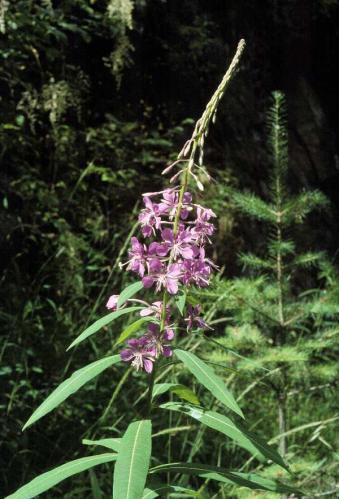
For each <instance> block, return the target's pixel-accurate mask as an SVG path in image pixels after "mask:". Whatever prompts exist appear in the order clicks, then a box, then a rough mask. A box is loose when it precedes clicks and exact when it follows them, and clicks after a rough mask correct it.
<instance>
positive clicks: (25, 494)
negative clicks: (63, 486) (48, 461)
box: [6, 453, 117, 499]
mask: <svg viewBox="0 0 339 499" xmlns="http://www.w3.org/2000/svg"><path fill="white" fill-rule="evenodd" d="M116 458H117V454H112V453H109V454H99V455H97V456H88V457H81V458H80V459H75V460H74V461H70V462H69V463H66V464H62V465H61V466H58V467H57V468H54V469H53V470H51V471H47V472H46V473H43V474H42V475H40V476H38V477H37V478H34V479H33V480H32V481H31V482H29V483H27V484H26V485H24V486H23V487H21V488H20V489H18V490H17V491H16V492H14V493H13V494H11V495H10V496H8V497H7V498H6V499H31V498H32V497H36V496H38V495H39V494H42V493H43V492H45V491H46V490H49V489H50V488H52V487H54V485H57V484H58V483H59V482H62V481H63V480H65V479H66V478H69V477H70V476H72V475H76V474H77V473H81V472H82V471H85V470H88V469H90V468H93V466H97V465H98V464H103V463H109V462H111V461H115V459H116Z"/></svg>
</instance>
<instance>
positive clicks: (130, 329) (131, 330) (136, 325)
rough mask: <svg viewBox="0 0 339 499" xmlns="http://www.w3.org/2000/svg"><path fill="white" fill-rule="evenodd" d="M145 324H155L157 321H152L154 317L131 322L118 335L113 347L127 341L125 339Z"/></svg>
mask: <svg viewBox="0 0 339 499" xmlns="http://www.w3.org/2000/svg"><path fill="white" fill-rule="evenodd" d="M145 322H157V321H156V319H154V317H142V318H141V319H138V320H137V321H135V322H133V323H132V324H130V325H129V326H127V327H126V328H125V329H124V330H123V332H122V333H121V334H120V335H119V337H118V339H117V340H116V342H115V346H117V345H120V343H123V342H124V341H125V340H127V338H129V336H131V334H133V333H135V332H136V331H138V330H139V329H140V328H141V326H142V325H143V324H144V323H145Z"/></svg>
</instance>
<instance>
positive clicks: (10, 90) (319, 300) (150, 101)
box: [0, 0, 339, 498]
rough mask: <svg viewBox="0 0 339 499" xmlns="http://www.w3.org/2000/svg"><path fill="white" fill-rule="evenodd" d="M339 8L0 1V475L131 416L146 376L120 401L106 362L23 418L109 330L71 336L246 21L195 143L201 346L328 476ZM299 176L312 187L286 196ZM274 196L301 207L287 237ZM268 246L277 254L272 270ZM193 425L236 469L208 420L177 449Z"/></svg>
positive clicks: (321, 485)
mask: <svg viewBox="0 0 339 499" xmlns="http://www.w3.org/2000/svg"><path fill="white" fill-rule="evenodd" d="M338 20H339V9H338V4H337V2H336V1H335V0H313V1H307V0H296V1H284V2H279V1H275V0H267V1H263V2H260V4H258V2H246V1H243V0H237V1H232V0H231V1H229V2H222V1H218V0H212V1H209V2H204V1H202V0H201V1H193V0H180V1H177V0H171V1H166V0H134V1H132V0H119V1H118V0H97V1H95V0H91V1H89V0H60V1H52V0H40V1H38V0H36V1H34V0H16V2H9V1H7V0H1V1H0V31H1V33H0V58H1V67H0V87H1V97H0V99H1V100H0V107H1V124H0V146H1V152H0V154H1V172H2V173H1V177H0V193H1V211H0V235H1V239H0V252H1V270H2V273H1V287H0V296H1V303H2V310H1V313H0V322H1V348H0V357H1V365H0V375H1V377H0V380H1V413H0V423H1V428H2V432H1V437H0V439H1V440H0V442H1V453H0V483H1V495H6V493H9V492H11V491H13V490H14V489H15V488H17V487H18V486H19V485H20V484H22V483H23V482H26V481H28V480H29V479H30V478H32V477H33V476H35V475H36V474H37V473H38V472H41V471H44V470H46V469H47V468H48V467H52V466H55V465H57V464H60V463H62V462H64V461H65V460H70V459H71V458H74V457H76V456H79V455H81V454H80V453H79V448H80V442H81V439H82V438H84V437H87V438H92V437H100V436H101V435H102V434H103V433H101V432H103V431H105V432H106V433H105V434H106V435H107V432H112V436H119V434H120V433H121V431H123V430H124V429H125V428H124V413H125V412H126V411H130V409H131V405H132V404H134V403H136V401H137V398H138V395H139V394H140V393H142V391H143V388H144V380H143V378H142V377H140V376H134V374H132V375H129V378H127V380H126V384H125V385H124V389H123V390H122V391H120V392H119V393H117V392H114V398H116V397H118V401H119V403H118V404H116V403H115V400H112V399H111V397H112V393H113V390H114V389H115V388H116V380H117V379H119V378H120V373H118V370H117V369H116V370H114V369H113V370H112V371H111V372H110V373H109V374H104V375H103V376H102V377H101V378H100V379H99V380H98V381H97V383H96V385H95V386H93V385H89V386H88V387H87V388H86V387H85V389H84V392H83V393H82V394H81V395H80V396H75V397H74V398H73V401H72V406H71V405H70V404H68V403H66V404H64V405H63V406H62V408H61V409H59V410H58V411H56V412H55V413H54V414H52V415H51V416H50V417H48V418H46V419H45V420H42V421H41V422H39V425H37V426H36V427H33V428H32V429H30V430H29V431H27V432H25V433H24V434H21V427H22V425H23V423H24V422H25V421H26V420H27V417H28V416H29V415H30V413H31V412H32V409H33V408H34V407H36V406H37V404H38V403H39V402H40V401H41V400H42V399H44V398H45V396H46V394H47V393H48V392H49V391H50V389H51V387H52V386H55V385H56V384H57V383H58V382H59V381H60V379H61V378H62V377H63V376H65V374H66V373H67V372H68V370H69V369H70V367H71V368H72V371H73V370H75V369H76V368H79V367H80V366H82V365H83V364H84V363H85V362H87V361H89V360H95V359H96V358H97V357H98V355H100V353H101V354H103V353H106V352H107V350H108V349H109V347H110V344H111V340H110V334H113V333H114V331H107V334H102V335H101V337H100V338H101V342H99V341H96V342H95V343H94V342H92V343H90V344H89V346H88V347H82V348H81V349H79V350H77V351H76V352H75V353H74V354H72V355H69V356H66V354H65V347H66V346H67V345H68V344H69V343H70V341H71V340H72V339H73V338H74V337H75V335H76V334H77V333H79V331H80V330H82V329H84V326H85V325H86V324H88V323H89V322H90V321H92V320H93V319H95V318H96V317H97V316H101V315H103V313H104V304H105V301H106V298H107V296H108V295H109V294H112V293H113V292H118V291H119V289H120V287H121V286H122V285H124V284H126V283H125V282H124V281H125V279H126V277H125V276H124V274H123V272H121V271H120V270H119V266H118V263H119V261H120V259H121V258H123V255H124V254H125V252H126V247H127V244H128V238H129V237H130V236H131V234H133V231H134V229H135V225H134V224H135V220H136V215H135V214H136V210H137V208H138V204H137V203H138V201H139V199H140V194H141V193H142V192H145V191H146V190H149V189H150V186H152V190H156V188H157V187H160V186H161V184H162V180H161V177H160V171H161V169H162V168H163V166H164V165H165V164H166V163H168V161H169V160H170V159H172V158H174V157H175V154H176V152H177V151H178V150H179V148H180V147H181V145H182V144H183V142H184V141H185V140H186V139H187V138H188V137H189V136H190V131H191V126H192V123H193V122H194V120H195V119H196V118H198V117H199V116H200V114H201V111H202V109H203V107H204V105H205V103H206V101H207V100H208V98H209V96H210V94H211V93H212V91H213V90H214V88H215V86H216V84H217V83H218V81H219V80H220V77H221V75H222V74H223V72H224V70H225V68H226V66H227V63H228V62H229V59H230V56H231V54H232V53H233V50H234V48H235V46H236V43H237V41H238V40H239V38H240V37H244V38H246V40H247V49H246V54H245V57H244V59H243V61H242V67H241V70H240V72H239V74H238V75H237V77H236V81H234V82H233V84H232V85H231V87H230V89H229V91H228V94H227V96H226V98H225V100H224V101H223V103H222V104H221V106H220V108H219V114H218V120H217V123H216V124H215V126H214V128H213V130H212V131H211V134H210V136H209V140H208V143H207V157H206V163H207V167H208V170H209V172H210V173H211V174H212V176H213V178H214V179H215V180H216V182H213V183H211V184H210V185H208V186H206V192H207V194H206V196H207V197H208V202H207V203H206V204H209V205H211V206H212V207H213V209H214V210H215V211H216V212H217V214H218V232H217V235H216V237H215V245H214V255H213V256H214V258H215V259H216V260H217V263H218V264H219V265H220V267H221V269H222V271H221V273H220V275H218V277H217V278H216V280H215V283H214V288H213V289H212V290H210V291H209V292H206V293H205V295H204V298H203V300H204V311H205V313H206V314H207V315H208V316H209V317H210V319H211V320H214V321H215V325H214V328H215V330H214V332H213V333H209V334H208V343H207V344H206V343H204V345H205V346H204V349H202V355H203V356H205V358H207V357H209V358H211V359H212V360H213V361H215V362H218V363H223V364H224V365H225V366H226V367H227V366H228V368H232V369H233V370H232V371H230V370H229V369H225V371H224V376H225V379H227V381H228V383H229V384H231V385H232V388H233V391H234V392H235V393H236V394H237V396H238V397H239V400H241V401H242V403H243V404H244V406H245V412H246V414H247V417H248V420H250V421H251V423H252V426H253V428H256V431H257V432H258V433H259V434H262V436H264V437H265V438H266V439H267V440H268V439H270V438H271V439H272V441H274V442H276V443H278V444H279V446H280V450H281V451H282V452H283V453H285V454H286V456H287V459H288V460H289V461H290V462H291V464H293V466H294V471H296V473H297V474H298V484H299V485H300V486H302V487H303V488H304V489H305V490H307V491H308V494H309V495H308V497H317V496H320V495H324V494H325V493H326V494H327V496H328V497H335V496H336V485H335V483H336V468H335V425H336V420H335V417H336V414H335V410H336V407H337V406H338V397H336V393H337V392H336V378H337V372H336V369H337V362H336V360H337V357H336V354H337V351H338V347H337V346H336V344H335V338H336V337H337V333H338V329H337V328H338V313H339V305H338V299H337V298H338V295H339V287H338V286H339V284H338V283H339V281H338V270H337V266H336V265H337V253H336V251H337V247H338V234H339V230H338V229H339V226H338V225H339V222H338V220H339V197H338V188H339V173H338V158H337V144H338V124H337V123H336V121H335V118H336V116H338V111H339V109H338V108H339V104H338V98H337V86H338V80H339V78H338V71H339V70H338V66H337V65H335V63H334V61H335V59H336V55H337V54H336V46H337V44H338V38H339V36H338V26H339V23H338ZM275 89H280V90H282V91H283V92H284V93H285V94H286V102H287V109H288V121H287V117H286V118H284V123H285V125H286V127H287V130H288V137H286V142H287V138H288V142H289V168H288V170H287V168H286V167H287V164H282V165H280V166H281V167H282V170H281V171H280V170H279V171H278V170H277V169H275V167H274V161H272V157H271V155H270V152H269V151H270V148H269V147H267V144H268V142H269V140H268V139H269V137H270V133H269V131H268V130H267V126H266V123H267V112H268V109H269V108H270V106H271V105H272V97H271V93H272V91H273V90H275ZM272 119H273V118H272V115H270V123H271V128H270V130H272ZM271 139H272V137H271ZM281 147H282V151H285V152H284V155H285V156H284V158H285V159H284V161H285V160H286V154H287V152H286V151H287V150H286V144H285V143H282V144H281ZM286 163H287V162H286ZM275 166H276V165H275ZM272 175H273V176H274V175H282V177H281V181H282V182H283V184H284V186H285V187H286V192H288V196H287V197H286V199H284V200H280V201H279V200H277V198H276V197H273V198H272V195H274V192H273V194H272V189H270V185H272V184H270V178H272ZM274 178H276V177H274ZM244 191H250V192H251V193H252V194H251V195H249V194H248V195H244V194H243V193H244ZM273 191H274V189H273ZM303 191H307V192H308V193H309V192H311V191H313V193H314V192H316V193H318V194H316V198H314V197H312V195H311V194H304V199H303V200H302V202H300V204H299V205H298V204H296V205H293V202H297V201H296V199H297V198H296V194H297V193H300V192H303ZM276 194H277V193H275V196H276ZM254 195H255V197H254ZM308 196H309V197H308ZM325 198H326V199H325ZM260 200H261V201H262V204H261V203H260ZM269 202H272V203H278V204H279V203H282V202H284V203H287V205H286V206H287V208H288V209H291V213H293V215H294V217H292V216H291V218H290V220H289V226H288V227H286V233H285V234H284V236H286V241H280V243H283V242H285V244H280V243H279V244H280V246H279V244H277V243H276V242H275V240H274V237H276V232H275V228H276V226H277V220H273V219H272V218H270V217H269V216H268V215H267V211H266V212H265V203H269ZM288 203H290V204H289V205H288ZM291 203H292V204H291ZM318 205H319V207H320V205H322V206H323V208H324V209H322V210H316V211H312V213H310V215H309V216H307V217H306V214H307V215H308V213H307V212H308V211H310V210H309V209H308V208H313V207H316V206H318ZM291 207H292V208H291ZM265 213H266V216H265ZM278 225H279V222H278ZM272 227H273V229H272ZM272 230H273V231H272ZM284 230H285V228H284ZM277 251H280V252H282V254H283V257H284V258H285V257H286V261H287V263H286V273H284V274H283V276H282V278H281V282H280V284H279V283H277V281H276V276H277V274H276V272H275V267H274V264H273V263H272V261H274V258H276V256H277ZM239 255H240V258H239ZM279 286H281V287H282V289H283V295H284V303H283V306H284V308H285V307H286V308H285V311H284V314H286V316H285V317H287V318H286V320H285V321H284V322H286V321H288V320H289V319H291V322H289V323H288V324H287V327H286V328H285V330H284V333H283V334H282V332H281V324H280V325H279V320H278V323H277V324H274V322H273V320H272V318H277V317H276V316H275V315H274V313H273V312H272V310H273V309H274V307H275V306H276V304H277V303H278V302H279V300H278V298H279V297H278V294H279ZM277 293H278V294H277ZM216 297H218V300H216ZM295 318H297V319H296V321H295V322H293V321H294V319H295ZM284 327H285V326H284ZM215 342H217V343H218V344H217V345H216V344H215ZM206 345H209V346H206ZM336 349H337V350H336ZM239 355H240V357H239ZM234 369H235V371H234ZM245 395H246V396H245ZM109 400H111V403H110V404H109V405H107V404H108V402H109ZM139 405H140V403H139ZM139 405H138V404H136V405H135V410H136V411H138V410H141V409H140V408H139ZM71 407H72V409H71ZM140 407H141V406H140ZM99 418H100V419H99ZM89 426H91V430H90V432H88V431H87V428H88V427H89ZM160 427H161V425H160V424H159V429H160ZM281 434H283V435H282V436H281ZM202 443H204V453H203V455H201V454H199V459H200V460H203V461H204V462H206V463H208V462H211V461H213V462H214V463H215V462H216V461H218V460H219V461H220V462H222V463H223V465H225V466H228V467H232V468H234V469H239V468H240V467H243V469H246V466H247V464H246V454H245V453H242V452H239V451H236V450H235V449H233V448H232V447H231V446H230V445H227V442H226V443H225V442H224V441H221V439H220V437H216V436H215V434H214V433H212V432H210V431H208V432H206V434H205V433H199V434H198V435H196V432H195V431H194V429H193V431H192V432H191V433H189V434H188V436H186V437H182V441H181V446H180V448H178V450H177V452H178V456H176V457H178V458H179V457H180V454H183V455H186V456H187V455H189V456H190V458H191V459H193V457H194V456H195V455H196V454H197V453H199V449H200V445H201V444H202ZM156 445H158V446H159V449H162V448H163V446H164V445H168V441H167V440H162V439H161V438H159V439H157V444H155V451H154V454H155V455H156V453H157V451H156V448H157V447H156ZM216 449H217V452H216ZM185 453H186V454H185ZM258 467H260V464H259V465H258ZM266 473H270V474H271V475H272V476H277V474H279V473H280V472H279V471H278V470H277V469H276V468H275V467H274V466H272V467H271V468H269V469H268V470H266ZM110 478H111V473H110V471H109V468H107V473H105V472H103V473H100V474H99V473H96V474H95V475H94V473H92V474H91V476H90V479H88V480H87V481H85V480H83V478H82V477H80V478H79V479H73V480H72V485H71V484H69V483H66V484H65V485H63V486H62V487H59V488H58V489H56V491H54V493H52V495H51V496H48V497H56V496H60V497H70V498H75V497H87V496H89V495H90V494H91V490H93V487H94V486H93V483H96V480H98V483H99V488H100V490H102V493H103V497H106V495H105V494H107V490H109V489H106V487H109V483H110ZM71 490H72V492H70V491H71ZM216 493H217V494H220V495H219V496H218V497H254V496H255V494H254V493H253V492H252V493H248V492H245V491H240V492H239V491H231V490H229V489H227V490H226V489H225V491H221V490H220V491H216ZM271 496H272V494H271ZM271 496H269V495H266V496H265V497H271ZM46 497H47V496H46ZM261 497H264V494H261Z"/></svg>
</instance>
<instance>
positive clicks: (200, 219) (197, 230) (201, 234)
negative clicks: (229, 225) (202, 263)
mask: <svg viewBox="0 0 339 499" xmlns="http://www.w3.org/2000/svg"><path fill="white" fill-rule="evenodd" d="M211 217H215V214H214V212H213V211H212V210H210V209H206V208H202V207H201V206H198V207H197V218H196V220H195V222H194V227H193V228H192V234H193V235H194V237H195V239H196V241H197V243H198V244H204V242H205V241H206V240H207V241H209V242H210V240H209V236H212V234H213V232H214V225H213V224H212V223H210V222H208V220H209V219H210V218H211Z"/></svg>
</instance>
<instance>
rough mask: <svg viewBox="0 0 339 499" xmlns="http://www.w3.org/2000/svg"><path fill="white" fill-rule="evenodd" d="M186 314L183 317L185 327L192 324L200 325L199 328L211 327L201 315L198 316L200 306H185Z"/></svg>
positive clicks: (188, 327) (189, 326) (191, 326)
mask: <svg viewBox="0 0 339 499" xmlns="http://www.w3.org/2000/svg"><path fill="white" fill-rule="evenodd" d="M187 312H188V316H187V317H186V319H185V322H187V329H192V328H193V327H194V325H196V326H197V327H200V328H201V329H212V328H211V327H210V326H209V325H208V324H207V323H206V322H205V321H204V320H203V318H202V317H200V313H201V306H200V305H196V306H195V307H193V306H192V305H188V307H187Z"/></svg>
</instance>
